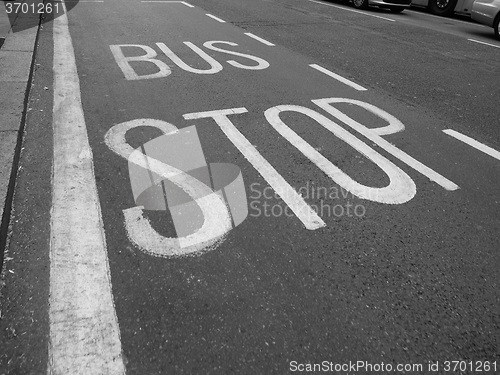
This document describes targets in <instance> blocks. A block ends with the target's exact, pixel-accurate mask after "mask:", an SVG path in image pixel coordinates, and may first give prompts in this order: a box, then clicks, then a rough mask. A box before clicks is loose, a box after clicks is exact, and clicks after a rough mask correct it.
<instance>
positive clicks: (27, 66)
mask: <svg viewBox="0 0 500 375" xmlns="http://www.w3.org/2000/svg"><path fill="white" fill-rule="evenodd" d="M24 23H26V24H28V23H31V24H34V22H33V15H28V14H25V15H23V14H20V15H19V16H18V17H17V19H16V20H15V22H14V24H13V25H12V26H14V27H16V26H17V27H19V26H22V25H23V24H24ZM38 29H39V26H36V27H31V28H28V29H26V30H22V31H19V32H15V33H14V32H12V29H10V30H9V31H8V33H7V35H0V38H3V37H4V36H5V40H4V42H3V45H1V47H0V218H1V223H0V270H1V268H2V264H3V253H4V249H5V245H6V241H7V233H8V227H9V219H10V209H11V204H12V197H13V194H14V186H15V177H16V172H17V164H18V159H19V154H20V150H21V145H22V137H23V130H24V119H25V112H26V103H27V96H28V94H29V88H30V78H31V70H32V65H33V53H34V50H35V43H36V38H37V34H38Z"/></svg>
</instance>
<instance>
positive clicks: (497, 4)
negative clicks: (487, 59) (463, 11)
mask: <svg viewBox="0 0 500 375" xmlns="http://www.w3.org/2000/svg"><path fill="white" fill-rule="evenodd" d="M471 17H472V19H473V20H474V21H477V22H479V23H482V24H483V25H487V26H490V27H493V29H494V31H495V36H496V37H497V39H499V40H500V30H499V28H500V25H499V24H500V0H476V1H474V4H472V11H471Z"/></svg>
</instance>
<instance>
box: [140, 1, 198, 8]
mask: <svg viewBox="0 0 500 375" xmlns="http://www.w3.org/2000/svg"><path fill="white" fill-rule="evenodd" d="M141 3H167V4H168V3H181V4H184V5H185V6H187V7H190V8H194V5H191V4H189V3H186V2H185V1H175V0H142V1H141Z"/></svg>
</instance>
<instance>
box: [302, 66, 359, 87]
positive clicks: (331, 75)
mask: <svg viewBox="0 0 500 375" xmlns="http://www.w3.org/2000/svg"><path fill="white" fill-rule="evenodd" d="M309 66H310V67H311V68H314V69H316V70H318V71H320V72H322V73H325V74H326V75H327V76H330V77H332V78H334V79H336V80H337V81H340V82H342V83H343V84H345V85H347V86H350V87H352V88H353V89H355V90H358V91H367V89H365V88H364V87H363V86H360V85H358V84H357V83H354V82H353V81H350V80H348V79H347V78H344V77H342V76H340V75H338V74H336V73H333V72H331V71H329V70H328V69H325V68H323V67H322V66H319V65H317V64H310V65H309Z"/></svg>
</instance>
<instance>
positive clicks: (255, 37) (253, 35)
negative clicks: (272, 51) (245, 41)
mask: <svg viewBox="0 0 500 375" xmlns="http://www.w3.org/2000/svg"><path fill="white" fill-rule="evenodd" d="M245 35H247V36H249V37H250V38H253V39H255V40H258V41H259V42H261V43H263V44H265V45H266V46H269V47H274V44H273V43H271V42H269V41H267V40H265V39H263V38H261V37H260V36H257V35H255V34H252V33H245Z"/></svg>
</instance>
